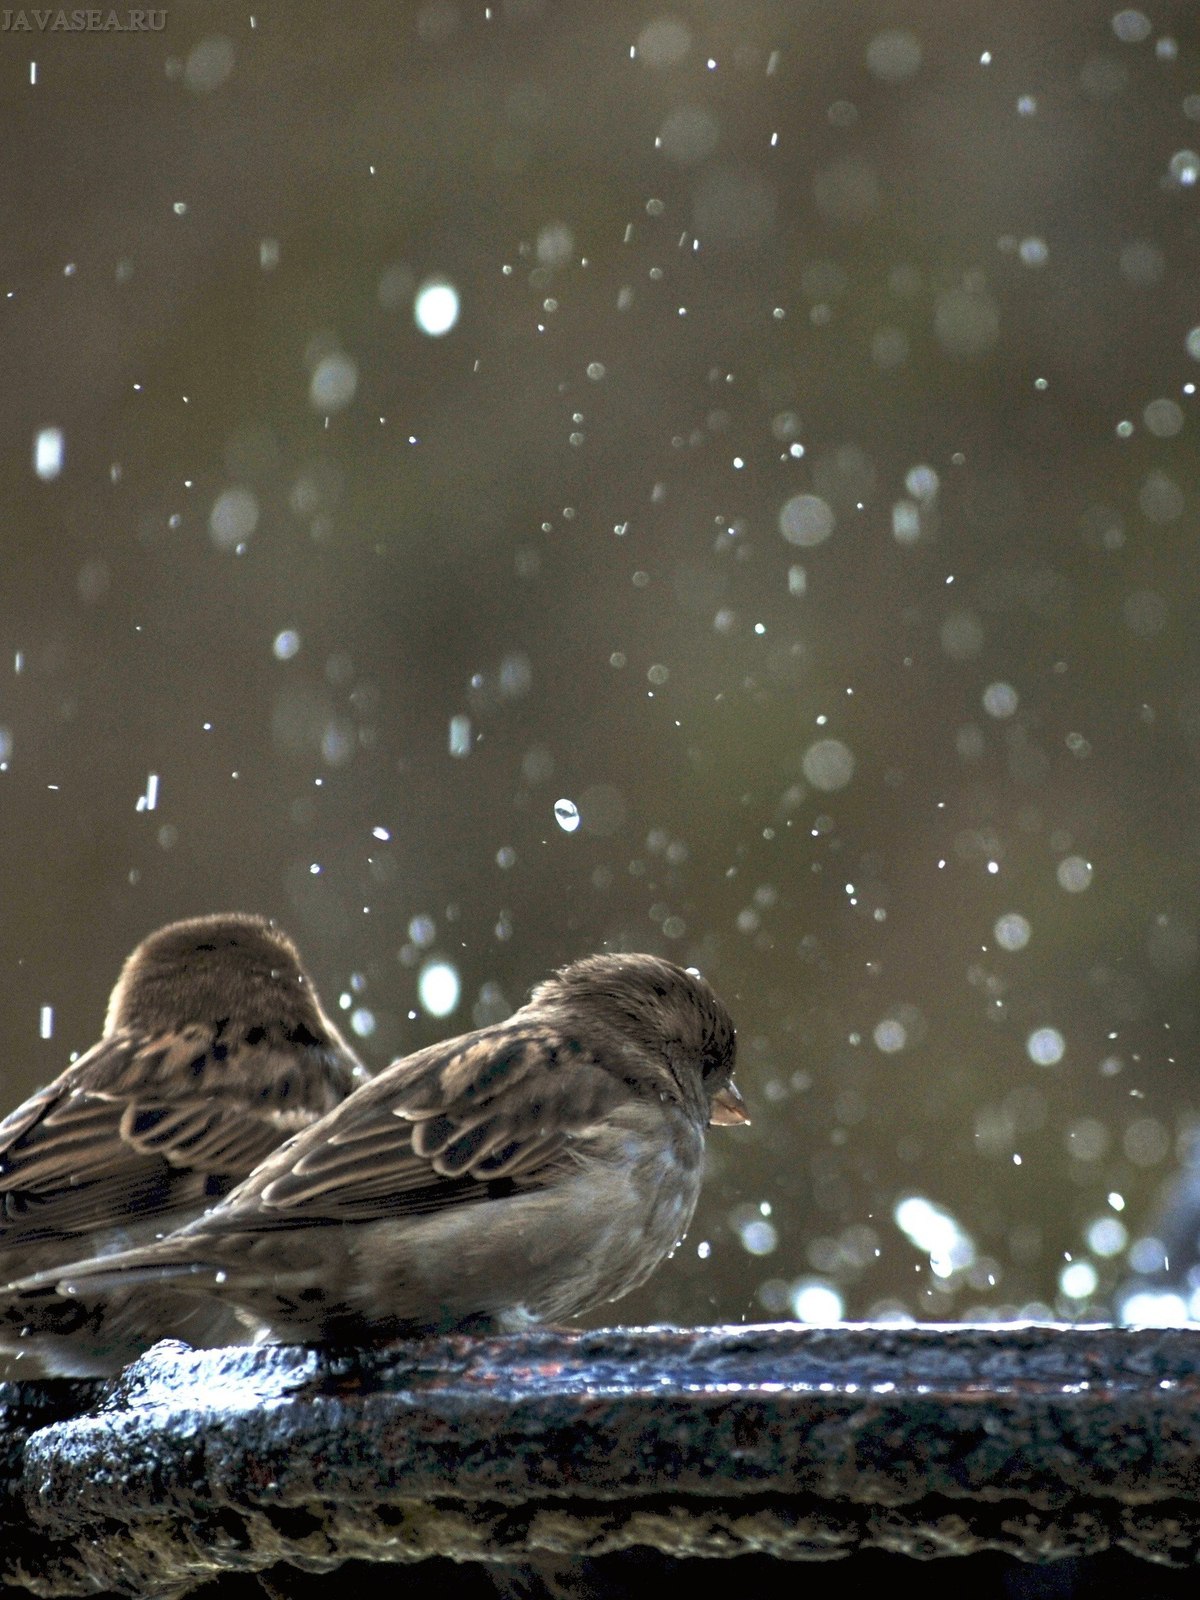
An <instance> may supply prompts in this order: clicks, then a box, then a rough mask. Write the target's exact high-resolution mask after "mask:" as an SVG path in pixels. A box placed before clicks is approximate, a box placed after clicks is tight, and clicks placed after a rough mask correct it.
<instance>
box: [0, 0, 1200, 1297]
mask: <svg viewBox="0 0 1200 1600" xmlns="http://www.w3.org/2000/svg"><path fill="white" fill-rule="evenodd" d="M21 15H24V16H25V18H26V20H28V21H30V23H31V27H30V28H29V29H25V30H22V29H21V28H20V27H19V25H14V23H13V19H14V18H17V17H19V16H21ZM52 15H53V14H52ZM102 15H105V16H106V15H107V13H103V14H102ZM4 16H5V17H6V18H8V19H9V25H8V26H7V27H6V28H5V29H4V31H2V32H0V95H2V104H3V112H2V116H3V128H4V133H5V138H4V156H3V174H4V175H3V180H2V181H3V224H4V225H3V229H2V230H0V338H2V341H3V344H2V348H3V352H4V372H5V381H4V383H3V386H2V389H0V415H2V432H0V437H2V439H3V456H2V459H0V473H2V493H0V508H2V509H0V519H2V522H0V539H2V543H0V561H2V580H0V728H2V730H3V732H2V733H0V756H3V760H4V770H3V772H2V773H0V808H2V810H0V816H2V819H3V826H2V830H0V905H2V907H3V925H2V929H0V1001H2V1003H0V1045H2V1050H0V1059H2V1061H3V1073H4V1091H3V1092H4V1098H5V1102H6V1104H12V1103H15V1102H16V1101H17V1099H18V1098H19V1097H20V1096H21V1095H23V1094H24V1093H25V1092H27V1091H28V1090H29V1089H30V1088H32V1087H33V1086H34V1085H35V1084H36V1083H38V1082H40V1081H42V1080H44V1079H45V1078H47V1077H49V1076H52V1075H53V1074H54V1073H56V1072H57V1071H58V1070H59V1069H60V1068H61V1067H62V1066H63V1065H64V1064H65V1063H66V1061H67V1060H68V1058H69V1056H70V1053H71V1052H72V1051H73V1050H79V1049H82V1048H84V1047H85V1046H86V1045H87V1044H88V1043H90V1042H91V1040H92V1039H93V1038H94V1037H95V1036H96V1033H97V1030H98V1027H99V1023H100V1020H101V1017H102V1014H103V1008H104V1002H105V998H106V994H107V990H108V987H109V985H110V984H111V982H112V981H113V978H114V977H115V975H116V971H117V968H118V966H119V963H120V960H121V958H122V956H123V955H124V954H125V952H126V951H127V950H128V949H129V948H130V947H131V946H132V945H133V944H134V943H135V942H136V940H137V939H138V938H140V937H141V936H142V935H143V934H145V933H146V932H147V931H149V930H150V929H151V928H152V927H154V926H155V925H157V924H158V923H160V922H162V921H165V920H168V919H170V918H172V917H175V916H179V915H183V914H187V913H194V912H199V911H205V910H218V909H226V908H228V909H233V908H244V909H254V910H261V911H264V912H268V913H271V914H274V915H276V916H277V917H278V918H279V919H280V921H281V922H282V923H283V925H284V926H285V927H286V928H288V929H289V930H290V931H291V932H292V933H293V934H294V935H295V937H296V938H297V939H298V940H299V942H300V944H301V947H302V948H303V949H304V951H305V953H306V954H307V956H308V958H309V960H310V963H311V965H312V967H313V970H314V972H315V973H316V975H317V978H318V982H319V984H320V986H321V989H322V992H323V994H324V995H325V997H326V999H327V1000H328V1001H329V1002H330V1003H331V1004H334V1005H340V1006H341V1008H342V1011H343V1013H344V1015H345V1017H346V1019H347V1025H348V1026H351V1027H353V1029H354V1031H355V1032H356V1033H357V1035H358V1037H359V1040H360V1043H361V1046H362V1049H363V1052H364V1054H365V1055H366V1056H367V1057H368V1058H369V1059H370V1060H372V1061H373V1062H375V1063H377V1064H380V1063H383V1062H384V1061H386V1060H387V1059H388V1058H389V1057H390V1056H391V1055H393V1054H395V1053H397V1052H400V1051H404V1050H407V1049H409V1048H412V1047H415V1046H417V1045H419V1044H421V1043H425V1042H428V1041H430V1040H431V1039H433V1038H435V1037H437V1036H439V1035H441V1034H444V1033H446V1032H450V1031H459V1030H461V1029H463V1028H466V1027H469V1026H471V1025H472V1024H473V1021H475V1020H491V1019H492V1018H493V1017H494V1016H498V1015H502V1014H504V1013H505V1012H506V1010H507V1009H508V1008H511V1007H512V1006H515V1005H516V1004H518V1003H519V1002H520V1001H521V999H522V998H523V997H524V994H525V992H526V990H527V988H528V986H529V985H530V984H531V983H532V982H533V981H535V980H536V979H537V978H538V977H539V976H541V975H542V974H543V973H544V972H545V971H546V970H547V969H548V968H549V967H550V966H552V965H555V964H557V963H559V962H561V961H563V960H565V959H568V958H570V957H573V956H576V955H579V954H582V953H584V952H587V951H590V950H593V949H597V948H600V947H601V946H604V945H609V946H624V947H627V948H641V949H648V950H655V951H659V952H661V953H663V954H666V955H669V956H671V957H673V958H674V959H676V960H679V961H682V962H686V963H695V964H698V965H700V966H701V967H703V969H704V970H705V972H706V973H707V974H708V975H709V976H710V977H711V979H712V981H713V982H714V983H715V985H716V986H717V988H718V989H719V990H720V992H722V993H723V994H724V995H725V996H726V998H727V999H728V1001H729V1003H730V1006H731V1008H732V1009H733V1011H734V1013H735V1017H736V1019H737V1022H738V1024H739V1029H740V1035H741V1040H742V1060H743V1067H742V1077H743V1081H744V1085H745V1089H746V1093H747V1096H748V1098H749V1099H750V1101H751V1102H752V1105H753V1109H754V1116H755V1121H754V1126H753V1128H752V1129H750V1130H748V1131H747V1132H746V1133H744V1134H741V1133H737V1132H734V1133H723V1132H722V1133H718V1134H716V1135H714V1137H713V1139H712V1141H711V1146H712V1166H711V1176H710V1181H709V1184H708V1187H707V1191H706V1194H705V1198H704V1200H703V1202H702V1209H701V1213H700V1215H699V1216H698V1218H697V1221H696V1224H695V1226H694V1228H693V1230H692V1233H691V1235H690V1237H689V1239H688V1240H687V1242H686V1243H685V1245H684V1246H683V1247H682V1249H681V1250H680V1251H679V1252H678V1254H677V1256H676V1258H675V1259H674V1260H673V1261H672V1262H671V1263H670V1264H669V1265H668V1266H667V1267H666V1268H665V1269H664V1270H663V1271H662V1272H661V1273H660V1274H659V1275H658V1277H657V1278H656V1279H655V1280H654V1281H653V1282H652V1283H651V1284H650V1285H649V1286H648V1287H647V1288H646V1289H645V1290H644V1291H642V1292H641V1293H640V1294H639V1295H638V1296H637V1297H635V1298H634V1299H631V1300H630V1301H628V1302H626V1303H625V1304H624V1305H623V1306H622V1308H621V1310H620V1312H619V1313H617V1314H618V1315H619V1316H620V1317H622V1318H624V1319H628V1320H638V1319H640V1320H654V1319H673V1320H681V1321H711V1320H718V1319H720V1320H731V1321H736V1320H738V1319H740V1318H743V1317H749V1318H755V1319H760V1318H764V1317H768V1316H784V1317H787V1316H791V1315H799V1316H808V1317H813V1316H816V1317H819V1316H828V1315H834V1314H836V1313H837V1312H838V1311H844V1312H845V1314H846V1315H850V1316H855V1317H861V1316H865V1315H887V1314H893V1315H898V1314H902V1313H905V1312H907V1313H908V1314H910V1315H914V1316H917V1317H920V1318H942V1319H951V1320H953V1319H956V1318H958V1317H962V1316H973V1317H980V1316H1010V1315H1014V1314H1017V1313H1018V1312H1024V1313H1026V1314H1029V1313H1034V1314H1038V1313H1040V1314H1043V1315H1044V1314H1047V1313H1049V1312H1054V1313H1056V1314H1058V1315H1063V1316H1076V1315H1085V1316H1089V1317H1096V1316H1100V1317H1104V1316H1108V1315H1109V1314H1111V1311H1112V1307H1113V1304H1114V1302H1113V1293H1114V1289H1115V1286H1116V1285H1118V1284H1119V1283H1120V1282H1121V1281H1123V1280H1124V1279H1125V1278H1126V1277H1127V1276H1128V1275H1129V1273H1130V1271H1131V1270H1132V1269H1131V1264H1130V1251H1131V1250H1132V1251H1133V1252H1134V1260H1133V1267H1134V1268H1140V1269H1141V1270H1143V1271H1145V1270H1148V1269H1149V1268H1150V1267H1152V1266H1153V1265H1154V1259H1153V1258H1154V1252H1155V1246H1154V1243H1153V1239H1152V1238H1150V1239H1148V1238H1147V1232H1148V1230H1149V1229H1150V1228H1151V1225H1152V1217H1153V1206H1154V1200H1155V1195H1156V1193H1157V1191H1158V1189H1159V1186H1160V1185H1161V1184H1162V1183H1163V1182H1164V1181H1165V1180H1166V1179H1167V1178H1168V1177H1169V1176H1170V1174H1171V1173H1172V1172H1173V1171H1174V1170H1176V1168H1177V1167H1178V1165H1179V1164H1180V1162H1181V1161H1184V1160H1186V1157H1187V1154H1188V1151H1189V1150H1190V1147H1191V1139H1192V1125H1193V1121H1194V1120H1195V1118H1196V1107H1197V1100H1198V1088H1197V1072H1198V1064H1197V1053H1198V1052H1197V1045H1198V1039H1197V1032H1198V1026H1200V1023H1198V1017H1197V1009H1196V1005H1195V1000H1194V994H1195V984H1196V964H1197V949H1198V945H1197V932H1196V929H1197V898H1198V883H1200V826H1198V823H1197V793H1198V785H1197V766H1196V758H1197V753H1198V751H1200V676H1198V661H1197V645H1196V628H1197V613H1196V602H1197V591H1198V588H1200V547H1198V542H1197V517H1198V513H1200V496H1198V494H1197V489H1196V481H1195V480H1196V470H1195V467H1196V439H1197V419H1196V415H1195V411H1196V405H1197V402H1196V397H1195V394H1194V384H1195V382H1196V381H1200V327H1198V325H1200V296H1198V295H1197V284H1198V282H1200V273H1198V256H1197V248H1198V242H1200V231H1198V227H1197V207H1198V206H1200V182H1198V181H1197V180H1198V179H1200V157H1198V156H1197V155H1196V154H1195V151H1196V149H1197V148H1198V147H1200V39H1198V37H1197V29H1196V15H1195V11H1194V8H1192V7H1189V6H1186V5H1182V4H1181V5H1175V6H1172V5H1159V6H1155V7H1154V8H1153V9H1151V10H1148V11H1147V12H1144V13H1143V12H1141V11H1139V10H1135V9H1124V10H1123V9H1120V8H1118V7H1116V6H1114V5H1113V4H1107V5H1105V4H1097V3H1092V0H1086V3H1077V0H1071V3H1067V0H1056V3H1053V4H1047V3H1045V0H1036V3H1035V0H1019V3H1015V4H1010V5H1006V6H1003V7H997V6H994V5H987V4H983V3H971V0H968V3H965V4H964V3H956V4H955V5H953V6H951V5H947V4H941V3H938V0H912V3H910V4H907V5H892V4H886V3H882V0H879V3H876V0H867V3H860V4H855V5H844V4H838V3H836V0H810V3H807V4H796V3H792V0H772V3H767V0H737V3H734V0H725V3H716V0H711V3H702V0H692V3H689V0H676V3H672V4H671V5H670V6H669V8H667V7H660V6H659V5H657V4H654V3H648V0H638V3H632V0H611V3H610V0H606V3H604V4H600V3H593V4H583V3H570V0H567V3H555V0H494V3H493V4H492V5H491V6H490V7H487V6H485V5H483V4H482V3H479V0H424V3H406V4H399V5H397V4H367V5H359V6H354V7H336V8H335V7H328V6H316V5H312V4H288V5H283V4H281V3H279V0H265V3H264V4H262V5H261V7H259V8H258V9H257V10H255V11H253V13H252V14H251V13H250V12H248V10H247V7H246V6H245V5H242V4H239V5H232V4H225V3H223V0H206V3H204V4H195V3H189V4H169V5H168V6H167V8H166V16H165V25H164V27H163V28H162V30H161V31H141V32H124V33H114V32H108V33H105V32H94V31H84V32H63V31H45V32H40V31H38V24H37V22H36V20H34V19H33V13H32V12H27V13H23V14H22V13H17V12H13V13H12V14H11V15H10V13H8V12H5V13H4ZM117 16H118V18H120V19H125V18H126V17H127V16H128V13H127V12H125V11H120V12H118V13H117ZM431 286H432V287H433V289H434V291H435V292H434V293H433V295H432V296H430V295H429V293H428V291H429V289H430V287H431ZM448 291H452V292H448ZM439 312H440V313H441V314H442V316H443V318H444V320H445V319H449V318H451V317H453V319H454V320H453V322H452V325H451V326H449V327H448V329H446V330H445V331H441V332H437V331H435V330H434V328H431V327H429V326H427V327H425V328H423V327H422V326H421V322H420V320H419V319H424V321H425V322H426V324H429V322H430V319H431V318H433V317H435V316H436V315H437V314H438V313H439ZM1193 330H1196V331H1194V332H1193ZM151 775H154V776H153V778H152V777H151ZM139 800H140V805H139ZM564 824H565V826H564ZM431 965H432V966H433V968H434V975H433V979H436V977H437V975H438V973H439V971H440V972H441V975H442V979H443V982H442V985H441V988H440V991H439V988H438V985H437V983H436V982H435V981H433V979H430V978H428V977H426V979H425V987H424V989H422V977H423V974H426V973H427V972H428V969H429V968H430V966H431ZM447 968H450V969H452V976H450V975H448V974H447V972H446V969H447ZM455 977H456V978H457V981H458V985H459V988H460V994H459V998H458V1001H457V1004H456V1005H455V1006H454V1008H453V1010H452V1011H450V1012H449V1014H448V1015H446V1016H442V1017H439V1016H435V1015H431V1014H430V1007H431V1006H432V1008H433V1010H444V1009H445V1006H446V1004H447V1002H448V1001H449V1000H451V999H452V998H453V994H452V990H453V978H455ZM423 998H424V1002H425V1003H423ZM46 1008H49V1009H48V1010H47V1009H46ZM43 1035H48V1037H43ZM1110 1197H1112V1198H1110ZM906 1200H907V1201H908V1205H907V1207H906V1206H905V1205H904V1202H905V1201H906ZM1097 1224H1102V1226H1097ZM1139 1248H1140V1250H1141V1255H1140V1257H1139V1256H1138V1251H1139ZM1072 1268H1074V1269H1076V1270H1075V1271H1074V1272H1073V1273H1072V1272H1071V1270H1070V1269H1072ZM596 1320H604V1319H603V1318H598V1319H596Z"/></svg>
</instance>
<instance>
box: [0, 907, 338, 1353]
mask: <svg viewBox="0 0 1200 1600" xmlns="http://www.w3.org/2000/svg"><path fill="white" fill-rule="evenodd" d="M366 1081H367V1072H366V1069H365V1068H364V1067H363V1066H362V1065H361V1064H360V1063H359V1061H358V1059H357V1057H356V1056H355V1054H354V1052H353V1051H352V1050H351V1049H350V1047H349V1045H348V1044H347V1043H346V1041H345V1040H344V1039H343V1038H342V1036H341V1034H340V1033H339V1032H338V1030H337V1028H336V1027H335V1026H334V1024H333V1023H332V1022H331V1021H330V1020H329V1018H328V1017H327V1016H326V1015H325V1013H324V1011H323V1010H322V1009H321V1002H320V1000H319V999H318V998H317V993H316V990H315V989H314V988H313V985H312V980H311V979H310V978H309V976H308V974H307V973H306V972H305V970H304V967H303V965H302V964H301V961H300V955H299V952H298V951H297V949H296V947H295V945H294V944H293V943H292V941H291V940H290V939H289V938H288V937H287V935H286V934H285V933H283V932H281V931H280V930H279V929H278V928H276V927H275V926H274V925H273V924H272V923H270V922H268V921H267V920H266V919H265V918H262V917H254V916H242V915H222V916H209V917H196V918H194V919H192V920H189V921H186V922H175V923H171V924H170V925H169V926H168V927H165V928H160V929H159V930H158V932H157V933H153V934H151V935H150V937H149V938H148V939H145V940H143V941H142V943H141V944H139V945H138V947H137V949H136V950H135V951H134V952H133V954H132V955H131V956H130V957H129V958H128V960H127V961H126V962H125V965H124V967H123V968H122V971H121V976H120V978H119V979H118V981H117V985H116V987H115V988H114V990H113V992H112V998H111V1000H110V1001H109V1007H108V1015H107V1017H106V1019H105V1025H104V1036H103V1038H101V1039H100V1041H99V1043H97V1044H95V1045H93V1046H92V1048H91V1049H90V1050H89V1051H87V1053H86V1054H85V1055H83V1056H81V1057H80V1059H79V1060H78V1061H76V1062H75V1063H74V1064H73V1065H72V1066H70V1067H68V1068H67V1069H66V1071H65V1072H63V1073H62V1074H61V1075H60V1076H59V1077H58V1078H56V1079H55V1080H54V1082H53V1083H51V1084H49V1085H48V1086H47V1087H46V1088H44V1089H40V1090H38V1092H37V1093H36V1094H34V1095H31V1096H30V1098H29V1099H28V1100H26V1101H25V1103H24V1104H23V1105H21V1106H18V1108H17V1109H16V1110H15V1111H13V1112H12V1113H11V1114H10V1115H9V1116H8V1117H6V1118H5V1119H4V1121H3V1122H0V1199H2V1202H3V1204H2V1207H0V1281H5V1280H7V1279H10V1278H15V1277H18V1276H28V1275H29V1274H30V1273H32V1272H35V1271H38V1272H42V1273H45V1272H47V1271H49V1270H51V1269H53V1268H54V1267H55V1265H56V1264H58V1263H61V1262H67V1261H78V1260H79V1258H80V1257H81V1256H83V1255H85V1254H86V1255H88V1256H90V1257H93V1258H95V1257H100V1256H104V1255H107V1254H108V1253H109V1252H112V1251H114V1250H118V1249H123V1248H127V1247H128V1246H130V1245H134V1244H138V1243H141V1242H144V1241H148V1240H151V1239H156V1238H161V1237H162V1235H163V1234H164V1233H166V1232H167V1231H169V1230H170V1229H172V1228H176V1227H178V1226H179V1225H180V1224H181V1223H184V1222H187V1221H188V1220H189V1219H190V1218H193V1217H196V1216H199V1215H200V1214H201V1213H202V1212H203V1211H204V1209H205V1207H206V1206H210V1205H213V1204H214V1203H215V1202H216V1201H217V1200H219V1199H220V1198H221V1196H222V1195H224V1194H226V1193H228V1191H229V1190H230V1189H232V1188H233V1187H234V1185H235V1184H236V1183H238V1182H240V1181H241V1179H243V1178H244V1177H245V1176H246V1175H247V1173H249V1172H250V1171H251V1170H252V1169H253V1168H254V1167H255V1166H256V1165H257V1164H258V1163H259V1162H260V1161H262V1160H263V1158H264V1157H265V1156H267V1155H268V1154H269V1153H270V1152H271V1151H272V1150H273V1149H275V1147H276V1146H277V1145H279V1144H281V1143H282V1142H283V1140H284V1139H286V1138H287V1137H288V1136H289V1135H291V1134H294V1133H296V1132H297V1131H298V1130H300V1129H301V1128H304V1127H307V1126H308V1124H309V1123H310V1122H314V1121H315V1120H316V1119H317V1118H318V1117H319V1116H321V1115H322V1114H324V1113H325V1112H327V1111H330V1110H332V1109H333V1107H334V1106H336V1105H337V1104H338V1103H339V1102H340V1101H341V1100H343V1099H345V1097H346V1096H347V1095H348V1094H349V1093H350V1091H351V1089H353V1088H354V1087H355V1086H356V1085H357V1084H361V1083H365V1082H366ZM164 1289H165V1291H166V1292H159V1291H155V1292H152V1293H150V1294H149V1295H148V1294H147V1292H146V1291H145V1290H143V1289H140V1288H139V1289H134V1290H132V1291H130V1290H128V1289H123V1290H118V1291H116V1292H115V1293H113V1292H106V1294H105V1295H104V1297H103V1300H97V1299H93V1298H92V1297H90V1296H87V1295H85V1296H83V1297H81V1298H79V1299H76V1300H65V1299H63V1298H62V1297H60V1296H57V1295H55V1294H54V1293H53V1292H44V1293H42V1294H40V1295H36V1296H29V1297H20V1298H18V1299H16V1300H14V1299H13V1298H12V1297H7V1298H6V1297H5V1296H4V1295H3V1293H0V1350H3V1351H7V1352H10V1353H11V1352H20V1353H22V1354H28V1355H36V1356H37V1357H38V1358H39V1359H40V1361H41V1363H42V1365H43V1367H44V1368H45V1369H46V1370H48V1371H50V1372H56V1373H72V1374H76V1375H84V1374H93V1373H105V1372H110V1371H114V1370H116V1369H118V1368H119V1367H121V1366H122V1365H124V1363H125V1362H126V1361H128V1360H130V1359H131V1358H132V1356H134V1355H136V1354H137V1353H138V1352H140V1351H142V1350H144V1349H145V1348H146V1347H147V1345H149V1344H151V1343H153V1342H154V1340H155V1339H159V1338H162V1337H165V1336H167V1335H168V1334H170V1335H173V1336H175V1337H180V1338H185V1339H187V1340H188V1341H189V1342H191V1343H198V1344H213V1343H226V1342H228V1343H233V1342H237V1341H239V1340H244V1339H246V1338H247V1337H249V1334H250V1332H251V1331H252V1325H248V1324H245V1322H244V1320H243V1319H239V1318H238V1316H237V1313H236V1312H235V1311H233V1310H232V1309H231V1308H229V1307H226V1306H223V1305H222V1304H221V1303H220V1302H219V1301H215V1300H214V1301H210V1302H207V1303H204V1302H200V1301H197V1300H196V1299H195V1298H185V1297H183V1296H179V1295H176V1294H174V1293H172V1292H171V1291H170V1286H164Z"/></svg>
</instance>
